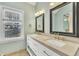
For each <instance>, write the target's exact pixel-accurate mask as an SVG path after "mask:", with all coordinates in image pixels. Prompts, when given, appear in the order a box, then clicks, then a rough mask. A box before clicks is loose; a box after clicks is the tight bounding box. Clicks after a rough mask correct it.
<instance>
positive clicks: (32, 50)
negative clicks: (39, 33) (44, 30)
mask: <svg viewBox="0 0 79 59" xmlns="http://www.w3.org/2000/svg"><path fill="white" fill-rule="evenodd" d="M27 50H28V52H29V54H30V55H32V56H59V55H58V54H57V53H55V52H54V51H52V50H50V49H49V48H47V47H45V46H44V45H42V44H41V43H39V42H37V41H36V40H34V39H33V38H31V37H30V36H27Z"/></svg>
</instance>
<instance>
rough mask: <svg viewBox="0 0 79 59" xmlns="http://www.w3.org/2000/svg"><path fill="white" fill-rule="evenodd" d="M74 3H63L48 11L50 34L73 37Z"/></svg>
mask: <svg viewBox="0 0 79 59" xmlns="http://www.w3.org/2000/svg"><path fill="white" fill-rule="evenodd" d="M74 5H75V3H70V2H64V3H62V4H60V5H58V6H56V7H55V8H53V9H51V10H50V32H51V33H59V34H63V35H72V36H74V35H75V12H74V11H75V6H74Z"/></svg>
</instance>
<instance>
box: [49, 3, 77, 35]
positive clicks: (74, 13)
mask: <svg viewBox="0 0 79 59" xmlns="http://www.w3.org/2000/svg"><path fill="white" fill-rule="evenodd" d="M69 3H73V5H72V7H73V33H69V32H57V31H52V11H54V10H56V9H59V8H61V7H63V6H65V5H67V4H69ZM75 9H76V8H75V2H63V3H62V4H60V5H58V6H56V7H54V8H53V9H50V33H51V34H59V35H66V36H77V35H76V34H75V31H76V30H75V25H76V24H75V22H76V17H75V16H76V12H75Z"/></svg>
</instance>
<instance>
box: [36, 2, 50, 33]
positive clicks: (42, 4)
mask: <svg viewBox="0 0 79 59" xmlns="http://www.w3.org/2000/svg"><path fill="white" fill-rule="evenodd" d="M48 4H49V3H47V2H38V3H37V5H36V6H35V11H36V12H38V11H40V10H42V9H44V10H45V13H44V20H45V22H44V25H45V26H44V28H45V29H44V32H45V33H47V34H49V31H50V27H49V26H50V18H49V17H50V15H49V5H48Z"/></svg>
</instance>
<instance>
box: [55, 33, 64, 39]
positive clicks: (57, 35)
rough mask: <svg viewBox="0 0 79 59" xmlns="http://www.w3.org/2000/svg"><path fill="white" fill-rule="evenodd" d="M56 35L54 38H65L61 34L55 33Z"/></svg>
mask: <svg viewBox="0 0 79 59" xmlns="http://www.w3.org/2000/svg"><path fill="white" fill-rule="evenodd" d="M54 35H55V36H54V38H55V39H58V40H64V37H63V36H60V35H59V33H54Z"/></svg>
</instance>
